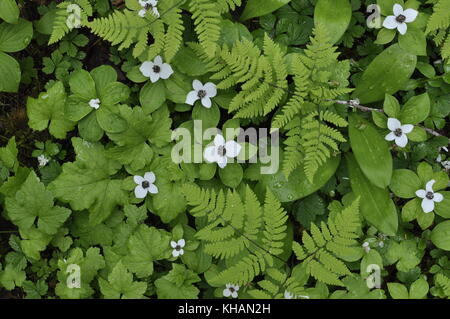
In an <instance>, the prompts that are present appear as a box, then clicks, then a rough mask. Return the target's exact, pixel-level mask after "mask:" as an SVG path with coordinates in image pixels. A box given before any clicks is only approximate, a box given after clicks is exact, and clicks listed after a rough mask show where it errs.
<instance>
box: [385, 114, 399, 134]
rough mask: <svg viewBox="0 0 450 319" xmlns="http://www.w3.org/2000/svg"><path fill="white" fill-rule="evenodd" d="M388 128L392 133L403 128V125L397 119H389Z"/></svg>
mask: <svg viewBox="0 0 450 319" xmlns="http://www.w3.org/2000/svg"><path fill="white" fill-rule="evenodd" d="M387 127H388V129H390V130H391V131H395V130H396V129H399V128H401V127H402V123H400V121H399V120H397V119H396V118H393V117H390V118H388V121H387Z"/></svg>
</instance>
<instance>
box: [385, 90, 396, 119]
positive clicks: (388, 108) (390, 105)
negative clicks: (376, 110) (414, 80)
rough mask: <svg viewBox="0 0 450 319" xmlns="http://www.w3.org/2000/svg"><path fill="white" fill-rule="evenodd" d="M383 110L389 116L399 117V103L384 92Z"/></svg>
mask: <svg viewBox="0 0 450 319" xmlns="http://www.w3.org/2000/svg"><path fill="white" fill-rule="evenodd" d="M383 111H384V113H386V114H387V115H388V116H389V117H393V118H396V119H398V118H399V117H400V103H398V100H397V99H396V98H395V97H393V96H392V95H390V94H386V95H385V97H384V104H383Z"/></svg>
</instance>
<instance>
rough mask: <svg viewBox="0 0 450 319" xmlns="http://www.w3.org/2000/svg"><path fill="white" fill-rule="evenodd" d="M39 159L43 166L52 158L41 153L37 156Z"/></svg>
mask: <svg viewBox="0 0 450 319" xmlns="http://www.w3.org/2000/svg"><path fill="white" fill-rule="evenodd" d="M37 160H38V162H39V166H41V167H42V166H45V165H47V164H48V162H50V160H49V159H48V158H47V157H45V155H44V154H42V155H39V156H38V157H37Z"/></svg>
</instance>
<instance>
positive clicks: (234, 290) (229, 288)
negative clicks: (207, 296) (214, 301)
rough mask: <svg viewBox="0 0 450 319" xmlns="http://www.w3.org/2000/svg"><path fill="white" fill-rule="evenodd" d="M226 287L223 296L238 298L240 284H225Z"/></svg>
mask: <svg viewBox="0 0 450 319" xmlns="http://www.w3.org/2000/svg"><path fill="white" fill-rule="evenodd" d="M225 287H226V288H225V289H224V290H223V296H224V297H230V296H231V297H233V298H237V296H238V290H239V286H238V285H233V284H226V285H225Z"/></svg>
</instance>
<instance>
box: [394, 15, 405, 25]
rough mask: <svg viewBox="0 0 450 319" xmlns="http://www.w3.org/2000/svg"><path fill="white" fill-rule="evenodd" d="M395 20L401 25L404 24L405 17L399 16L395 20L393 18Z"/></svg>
mask: <svg viewBox="0 0 450 319" xmlns="http://www.w3.org/2000/svg"><path fill="white" fill-rule="evenodd" d="M395 20H397V22H400V23H403V22H405V20H406V17H405V16H404V15H403V14H399V15H398V16H397V18H395Z"/></svg>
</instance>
